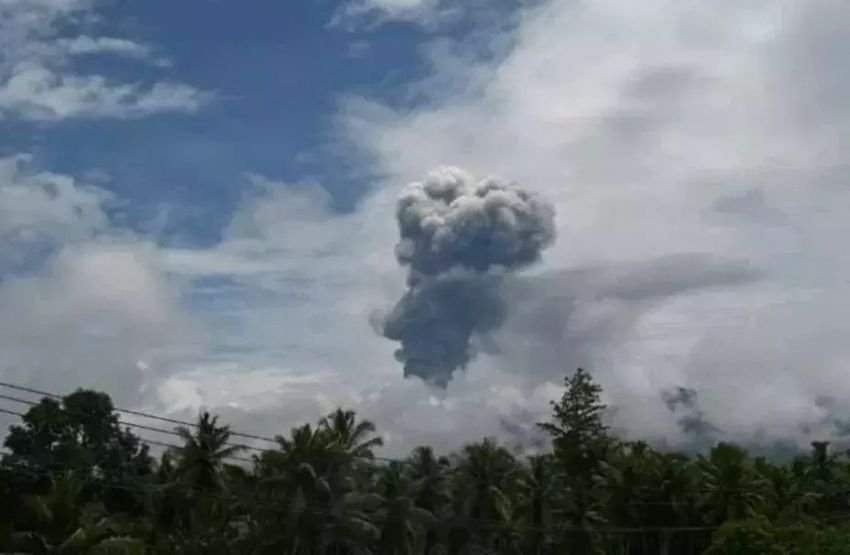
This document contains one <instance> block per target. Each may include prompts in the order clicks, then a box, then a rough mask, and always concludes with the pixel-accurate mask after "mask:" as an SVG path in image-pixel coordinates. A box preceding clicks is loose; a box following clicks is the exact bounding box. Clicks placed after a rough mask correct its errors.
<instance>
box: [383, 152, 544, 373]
mask: <svg viewBox="0 0 850 555" xmlns="http://www.w3.org/2000/svg"><path fill="white" fill-rule="evenodd" d="M396 216H397V219H398V226H399V232H400V235H401V239H400V240H399V242H398V244H397V245H396V257H397V259H398V261H399V263H401V264H402V265H405V266H407V267H408V268H409V273H408V277H407V291H406V292H405V294H404V295H403V296H402V298H401V299H400V300H399V301H398V303H397V304H396V306H395V308H394V309H393V310H392V312H391V313H390V314H389V315H388V316H387V318H386V319H385V321H384V322H383V333H384V335H385V336H386V337H388V338H389V339H392V340H395V341H399V342H400V343H401V346H400V347H399V349H398V350H397V351H396V357H397V358H398V359H399V360H400V361H402V362H403V363H404V373H405V375H406V376H409V375H413V376H418V377H420V378H422V379H424V380H425V381H427V382H429V383H432V384H434V385H437V386H441V387H445V385H446V384H447V383H448V382H449V380H450V379H451V376H452V373H453V372H454V371H455V370H457V369H458V368H463V367H465V366H466V364H467V363H468V362H469V360H470V359H471V358H472V356H473V354H474V353H473V349H472V346H471V344H470V340H471V338H472V337H473V334H479V333H483V332H487V331H491V330H493V329H495V328H497V327H498V326H499V325H500V324H501V322H502V319H503V315H504V303H503V300H502V295H501V283H502V279H503V277H504V276H505V275H506V274H507V273H510V272H515V271H517V270H520V269H522V268H524V267H526V266H528V265H529V264H531V263H533V262H535V261H537V260H538V259H539V258H540V253H541V252H542V250H543V249H544V248H546V247H547V246H548V245H550V244H551V243H552V241H553V240H554V238H555V227H554V218H555V211H554V209H553V207H552V206H551V205H550V204H549V203H547V202H545V201H543V200H541V199H540V198H538V197H536V196H535V195H533V194H530V193H528V192H526V191H523V190H522V189H520V188H518V187H516V186H515V185H513V184H511V183H508V182H505V181H501V180H499V179H495V178H487V179H484V180H481V181H475V180H474V179H473V178H472V177H471V176H470V175H469V174H467V173H466V172H464V171H463V170H460V169H458V168H451V167H444V168H439V169H437V170H434V171H432V172H431V173H429V174H428V175H427V176H426V177H425V179H424V180H422V181H421V182H417V183H412V184H411V185H409V186H408V187H407V188H406V189H405V191H404V193H403V195H402V197H401V199H400V200H399V203H398V210H397V214H396Z"/></svg>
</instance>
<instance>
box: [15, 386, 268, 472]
mask: <svg viewBox="0 0 850 555" xmlns="http://www.w3.org/2000/svg"><path fill="white" fill-rule="evenodd" d="M0 399H5V400H7V401H12V402H15V403H22V404H25V405H29V406H36V405H38V404H39V403H37V402H35V401H30V400H28V399H20V398H18V397H12V396H10V395H2V394H0ZM0 412H2V413H5V414H10V415H13V416H18V417H20V418H24V416H26V415H25V414H24V413H21V412H16V411H12V410H7V409H3V408H0ZM65 412H68V413H70V414H74V412H72V411H67V410H66V411H65ZM118 424H121V425H125V426H132V427H134V428H139V429H141V430H147V431H152V432H159V433H163V434H172V435H176V436H180V434H179V433H177V432H175V431H174V430H166V429H164V428H155V427H153V426H145V425H144V424H134V423H132V422H124V421H121V420H119V421H118ZM139 440H140V441H142V442H144V443H148V444H150V445H156V446H159V447H167V448H169V449H177V450H179V449H181V448H182V447H181V446H180V445H176V444H174V443H167V442H164V441H157V440H154V439H150V438H145V437H140V438H139ZM224 458H226V459H234V460H238V461H243V462H249V463H253V462H254V460H253V459H249V458H247V457H240V456H239V455H228V456H227V457H224Z"/></svg>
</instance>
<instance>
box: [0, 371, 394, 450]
mask: <svg viewBox="0 0 850 555" xmlns="http://www.w3.org/2000/svg"><path fill="white" fill-rule="evenodd" d="M0 387H5V388H8V389H13V390H16V391H23V392H26V393H32V394H34V395H40V396H42V397H49V398H51V399H57V400H60V401H61V400H62V399H63V398H64V397H63V396H62V395H59V394H58V393H53V392H50V391H45V390H41V389H35V388H32V387H26V386H22V385H17V384H13V383H9V382H0ZM0 398H4V399H7V400H10V401H15V402H23V403H27V404H32V405H37V404H38V403H37V402H34V401H28V400H23V399H19V398H14V397H10V396H6V395H0ZM113 410H114V411H115V412H118V413H122V414H129V415H133V416H139V417H141V418H148V419H151V420H157V421H160V422H167V423H170V424H175V425H178V426H183V427H189V428H198V424H197V423H196V422H187V421H185V420H178V419H174V418H169V417H166V416H160V415H157V414H152V413H149V412H144V411H138V410H130V409H124V408H120V407H114V406H113ZM119 423H121V424H122V425H125V426H133V427H137V428H139V429H147V430H148V431H154V432H159V433H166V434H171V435H178V436H179V434H178V433H177V432H176V431H173V430H165V429H163V428H155V427H151V426H148V427H146V426H145V425H143V424H136V423H132V422H127V421H119ZM228 431H229V433H230V435H231V436H233V437H242V438H246V439H254V440H259V441H266V442H269V443H273V444H275V445H276V446H279V445H280V442H279V441H278V440H277V439H275V438H272V437H268V436H261V435H257V434H251V433H246V432H238V431H232V430H228ZM225 445H227V446H229V447H238V448H240V449H245V450H248V451H255V452H258V453H267V452H277V449H268V448H267V449H264V448H262V447H257V446H255V445H246V444H241V443H232V442H228V443H226V444H225ZM371 458H372V459H374V460H377V461H382V462H394V463H400V464H406V463H407V461H405V460H403V459H392V458H389V457H381V456H376V455H373V456H372V457H371Z"/></svg>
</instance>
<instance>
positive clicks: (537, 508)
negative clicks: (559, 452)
mask: <svg viewBox="0 0 850 555" xmlns="http://www.w3.org/2000/svg"><path fill="white" fill-rule="evenodd" d="M557 487H558V475H557V472H556V468H555V465H554V461H553V460H552V457H551V456H550V455H535V456H531V457H528V459H527V460H526V465H525V467H524V468H523V469H522V473H521V474H520V478H519V495H518V497H519V507H518V513H519V516H520V518H521V519H522V522H523V525H524V527H525V534H524V535H525V540H524V543H525V549H524V553H528V554H529V555H540V554H541V553H544V551H545V549H546V544H547V542H548V541H550V539H551V538H549V537H548V536H549V534H548V533H547V530H548V529H549V527H550V526H551V522H552V514H551V503H552V500H553V499H554V498H555V496H556V494H557Z"/></svg>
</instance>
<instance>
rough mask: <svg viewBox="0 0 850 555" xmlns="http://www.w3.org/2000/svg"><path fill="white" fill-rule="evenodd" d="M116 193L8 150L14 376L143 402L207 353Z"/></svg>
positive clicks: (6, 269) (8, 320)
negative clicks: (125, 221)
mask: <svg viewBox="0 0 850 555" xmlns="http://www.w3.org/2000/svg"><path fill="white" fill-rule="evenodd" d="M109 198H110V197H109V195H108V194H106V193H105V192H104V191H103V190H101V189H98V188H97V187H94V186H91V185H87V184H85V183H81V182H79V181H78V180H76V179H74V178H72V177H70V176H66V175H60V174H54V173H48V172H43V171H39V170H37V169H35V168H32V167H30V166H29V164H28V160H27V157H24V156H17V157H13V158H7V159H0V253H2V255H0V376H2V378H3V379H4V380H5V381H11V382H15V383H19V384H25V385H30V386H34V387H39V388H42V389H47V390H52V391H67V390H70V389H73V388H76V387H93V388H99V389H103V390H106V391H108V392H109V393H110V394H112V395H113V396H114V397H115V398H116V399H117V400H119V401H120V402H125V403H133V404H136V403H138V402H139V399H140V395H141V394H142V393H143V390H144V387H145V386H146V385H149V384H151V383H156V382H157V381H158V379H159V378H160V376H161V375H162V374H165V375H167V374H168V372H169V371H170V370H172V369H174V368H177V367H178V366H179V364H180V363H181V361H185V360H186V357H188V355H189V354H191V358H192V359H196V357H197V356H198V354H199V353H201V352H206V348H205V346H204V345H205V344H204V335H203V333H202V332H203V330H202V329H201V328H200V326H198V325H197V324H196V323H195V322H194V320H193V319H192V317H190V316H189V315H188V314H187V313H186V312H185V311H184V310H183V306H182V302H181V300H180V296H179V293H180V292H179V289H178V288H177V287H176V286H175V284H173V283H170V282H169V281H168V280H167V279H166V276H165V275H164V274H163V273H162V272H161V270H160V269H159V267H158V266H157V264H156V257H155V252H156V247H155V245H153V244H151V243H148V242H146V241H144V240H141V239H138V238H136V237H134V236H133V235H132V234H130V233H128V232H122V231H121V230H120V229H119V228H116V227H115V226H114V225H113V224H111V222H110V221H109V218H108V210H107V207H106V204H107V202H108V200H109Z"/></svg>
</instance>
